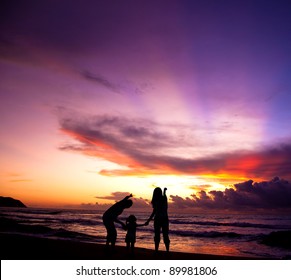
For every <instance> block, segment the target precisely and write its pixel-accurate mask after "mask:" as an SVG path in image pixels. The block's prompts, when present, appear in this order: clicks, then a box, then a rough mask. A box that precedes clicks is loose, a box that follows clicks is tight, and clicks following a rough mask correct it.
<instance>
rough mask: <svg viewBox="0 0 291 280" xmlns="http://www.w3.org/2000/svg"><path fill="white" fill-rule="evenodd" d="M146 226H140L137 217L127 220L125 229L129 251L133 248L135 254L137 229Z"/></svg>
mask: <svg viewBox="0 0 291 280" xmlns="http://www.w3.org/2000/svg"><path fill="white" fill-rule="evenodd" d="M145 225H146V224H145V223H144V224H140V225H138V224H137V223H136V217H135V216H134V215H130V216H129V217H128V218H127V219H126V223H125V227H124V229H125V230H127V233H126V237H125V243H126V248H127V250H129V249H130V248H131V253H132V254H133V253H134V244H135V241H136V228H137V227H142V226H145Z"/></svg>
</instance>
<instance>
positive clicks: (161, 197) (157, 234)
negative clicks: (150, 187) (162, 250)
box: [102, 187, 170, 254]
mask: <svg viewBox="0 0 291 280" xmlns="http://www.w3.org/2000/svg"><path fill="white" fill-rule="evenodd" d="M166 191H167V188H164V191H162V189H161V188H160V187H156V188H155V189H154V191H153V196H152V200H151V204H152V208H153V210H152V213H151V215H150V216H149V218H148V219H147V221H146V222H145V223H143V224H137V219H136V217H135V216H134V215H129V216H128V218H127V219H126V222H125V223H124V222H122V221H120V220H119V219H118V216H119V215H120V214H122V213H123V211H124V210H125V209H126V208H130V207H131V206H132V204H133V202H132V200H130V199H129V198H131V197H132V194H130V195H128V196H126V197H125V198H124V199H122V200H120V201H118V202H116V203H115V204H114V205H112V206H111V207H110V208H109V209H108V210H106V211H105V213H104V214H103V217H102V219H103V224H104V226H105V228H106V231H107V236H106V249H108V248H109V247H111V250H112V251H114V248H115V243H116V239H117V230H116V227H115V223H119V224H120V225H121V226H122V228H123V229H124V230H126V231H127V233H126V237H125V243H126V247H127V249H128V250H130V252H131V253H132V254H133V253H134V246H135V242H136V229H137V227H141V226H148V225H149V223H150V221H151V220H153V219H154V244H155V252H157V251H158V250H159V245H160V240H161V231H162V234H163V240H164V244H165V247H166V250H167V252H169V250H170V239H169V218H168V199H167V195H166ZM106 251H107V252H108V250H106Z"/></svg>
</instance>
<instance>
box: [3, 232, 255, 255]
mask: <svg viewBox="0 0 291 280" xmlns="http://www.w3.org/2000/svg"><path fill="white" fill-rule="evenodd" d="M0 247H1V252H0V256H1V259H2V260H5V259H6V260H110V259H114V260H126V259H129V260H130V259H135V260H242V259H250V258H243V257H235V256H222V255H210V254H193V253H182V252H169V253H167V252H166V251H159V252H158V253H155V252H154V251H153V250H150V249H144V248H135V253H134V255H131V254H129V253H128V252H127V250H126V248H125V247H123V246H116V249H115V252H114V253H109V252H108V251H106V250H105V246H104V245H101V244H94V243H87V242H76V241H69V240H60V239H48V238H39V237H30V236H23V235H18V234H8V233H1V234H0Z"/></svg>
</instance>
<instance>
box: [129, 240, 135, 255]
mask: <svg viewBox="0 0 291 280" xmlns="http://www.w3.org/2000/svg"><path fill="white" fill-rule="evenodd" d="M130 246H131V253H132V254H133V253H134V242H133V241H132V242H131V245H130Z"/></svg>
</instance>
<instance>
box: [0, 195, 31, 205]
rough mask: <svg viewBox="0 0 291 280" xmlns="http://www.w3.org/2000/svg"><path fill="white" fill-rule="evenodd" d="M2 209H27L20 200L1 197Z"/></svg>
mask: <svg viewBox="0 0 291 280" xmlns="http://www.w3.org/2000/svg"><path fill="white" fill-rule="evenodd" d="M0 207H21V208H27V206H25V205H24V204H23V203H22V202H21V201H20V200H17V199H14V198H12V197H4V196H0Z"/></svg>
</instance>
